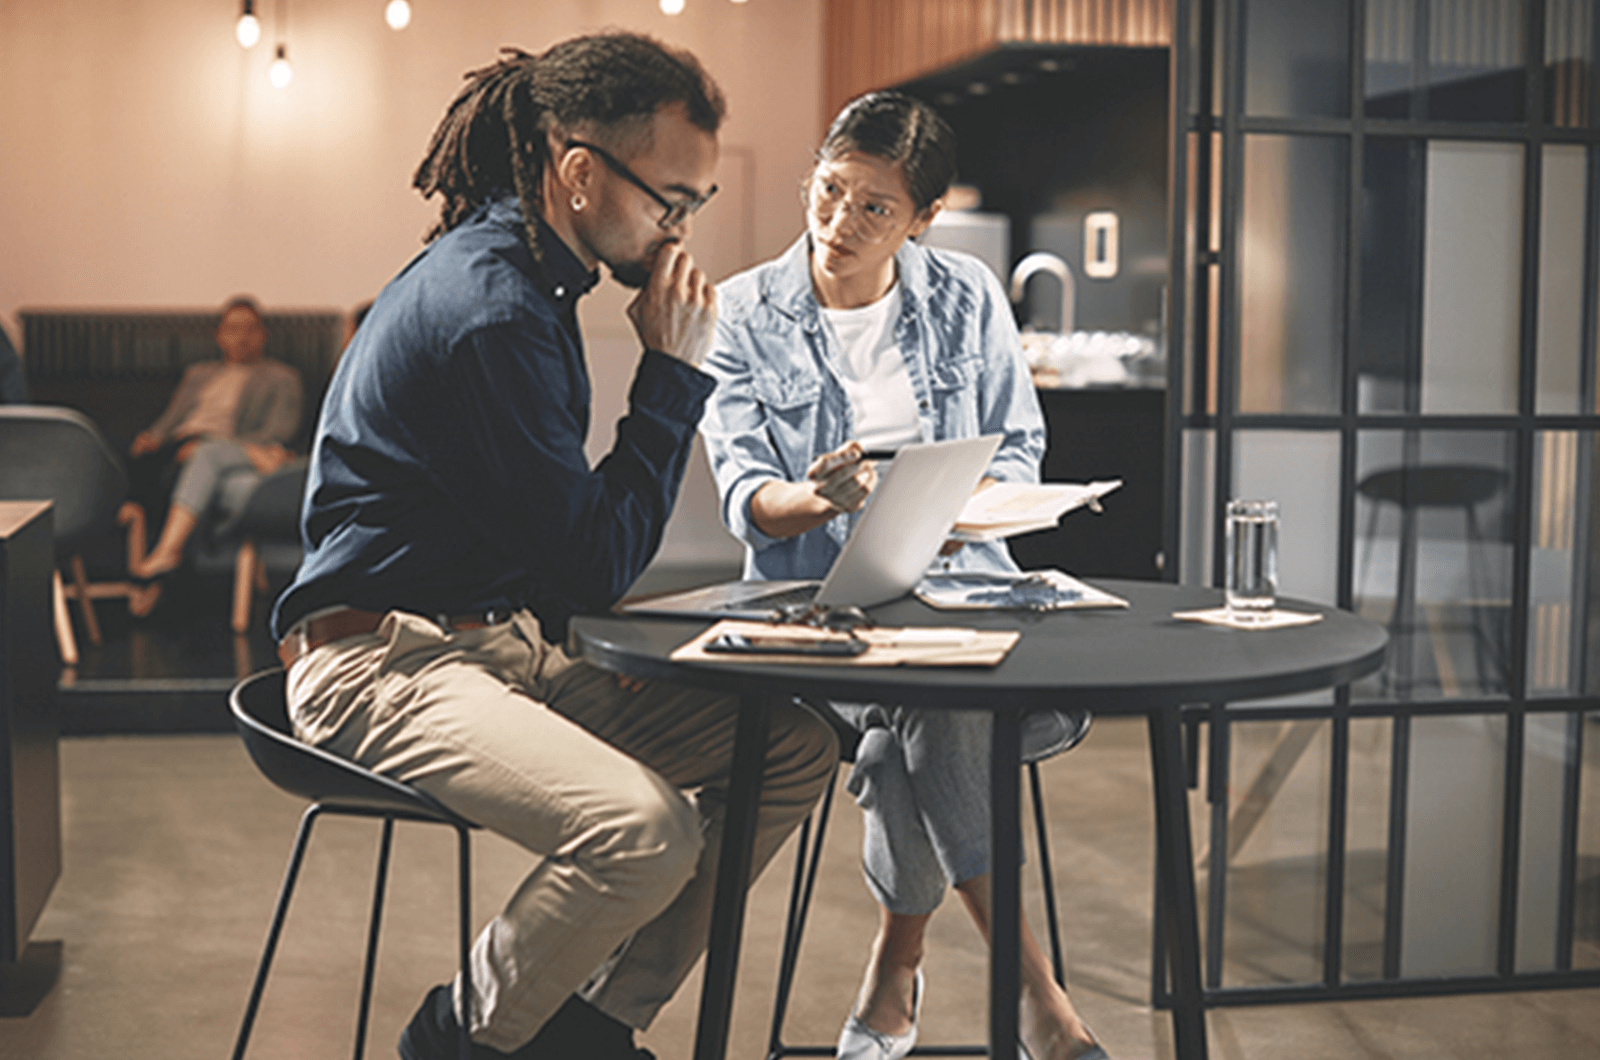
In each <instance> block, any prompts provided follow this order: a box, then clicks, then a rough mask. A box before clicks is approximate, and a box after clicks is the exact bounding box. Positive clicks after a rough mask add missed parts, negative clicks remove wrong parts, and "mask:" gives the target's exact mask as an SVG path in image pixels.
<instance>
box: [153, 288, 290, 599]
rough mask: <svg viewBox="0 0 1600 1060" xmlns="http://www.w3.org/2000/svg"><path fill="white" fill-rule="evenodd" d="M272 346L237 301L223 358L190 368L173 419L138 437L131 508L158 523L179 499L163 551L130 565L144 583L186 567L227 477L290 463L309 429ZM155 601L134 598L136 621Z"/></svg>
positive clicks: (227, 321)
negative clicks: (294, 443)
mask: <svg viewBox="0 0 1600 1060" xmlns="http://www.w3.org/2000/svg"><path fill="white" fill-rule="evenodd" d="M266 341H267V330H266V327H265V326H264V325H263V324H262V321H261V310H260V308H259V307H258V306H257V305H256V303H255V301H254V299H251V298H246V297H239V298H234V299H232V300H231V301H230V302H228V304H227V305H226V306H224V307H223V310H222V321H221V323H220V324H218V325H217V346H218V347H219V348H221V350H222V359H221V360H216V361H201V362H199V363H197V364H193V365H190V366H189V368H188V370H187V371H185V372H184V373H183V379H182V381H181V382H179V384H178V389H177V390H176V391H175V392H174V393H173V395H172V400H171V401H170V402H168V403H167V409H166V411H165V412H163V413H162V414H161V416H160V418H159V419H157V420H156V421H155V423H153V424H151V425H150V427H149V428H148V429H146V430H143V431H140V432H139V434H138V435H137V436H135V438H134V439H133V445H132V446H131V447H130V449H129V452H130V454H131V455H132V457H133V460H132V462H131V463H130V464H129V466H128V478H129V493H130V495H131V496H132V498H133V501H132V503H136V504H138V505H139V506H140V507H142V508H143V509H144V511H145V512H146V514H147V515H148V516H150V517H151V518H152V519H153V518H154V516H155V515H156V514H157V513H159V512H160V510H161V508H162V507H163V506H164V505H165V504H166V502H167V499H168V495H169V493H170V498H171V506H170V509H169V510H168V511H167V514H166V520H165V522H164V524H163V525H162V528H161V536H160V538H159V539H158V540H157V542H156V546H155V548H153V549H151V550H150V552H149V554H148V555H146V556H145V557H144V558H143V560H142V561H141V562H137V563H134V564H132V565H131V567H130V570H129V573H130V574H132V575H133V576H134V577H135V578H140V579H146V580H149V579H156V578H160V577H161V576H162V575H165V574H168V573H170V572H171V571H173V570H175V569H177V567H178V566H179V564H181V563H182V562H183V549H184V546H185V545H186V544H187V543H188V541H189V538H190V536H191V535H192V534H193V533H194V530H195V528H196V527H197V526H198V525H199V523H200V519H201V517H202V516H204V515H205V513H206V510H207V509H208V508H209V507H210V506H211V504H212V502H213V500H214V499H215V497H216V495H217V490H218V487H219V486H220V485H221V483H222V480H223V479H224V477H226V476H227V475H228V474H230V473H232V472H234V471H238V470H245V471H252V472H254V473H256V474H259V475H270V474H271V473H272V472H274V471H276V470H277V469H278V468H279V467H281V466H283V464H284V463H285V462H286V461H287V460H288V459H289V456H290V453H289V450H288V449H287V448H286V447H285V446H286V443H288V442H289V440H290V439H291V438H293V437H294V432H295V429H296V428H297V427H299V425H300V413H301V409H300V404H301V388H300V375H299V373H298V372H296V371H295V370H294V369H293V368H291V367H289V366H288V365H286V364H284V363H283V362H281V361H274V360H270V359H268V358H266V357H264V356H263V355H262V350H263V349H264V348H265V346H266ZM154 603H155V601H154V598H153V597H151V598H148V599H143V600H141V599H135V601H134V602H133V610H134V613H135V614H140V613H143V612H145V611H148V609H149V607H151V606H154Z"/></svg>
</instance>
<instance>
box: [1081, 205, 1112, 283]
mask: <svg viewBox="0 0 1600 1060" xmlns="http://www.w3.org/2000/svg"><path fill="white" fill-rule="evenodd" d="M1117 255H1118V249H1117V215H1116V214H1115V213H1114V212H1112V211H1111V210H1096V211H1095V212H1094V213H1091V214H1088V215H1087V216H1085V217H1084V219H1083V274H1084V275H1085V276H1087V277H1089V278H1090V279H1093V280H1109V279H1111V278H1112V277H1113V276H1115V275H1116V274H1117Z"/></svg>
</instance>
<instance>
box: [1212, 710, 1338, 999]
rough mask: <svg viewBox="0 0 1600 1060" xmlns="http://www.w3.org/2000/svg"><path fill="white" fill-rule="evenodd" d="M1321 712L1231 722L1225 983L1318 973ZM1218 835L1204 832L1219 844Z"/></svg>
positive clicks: (1324, 788) (1323, 803) (1303, 978)
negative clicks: (1292, 718) (1287, 718)
mask: <svg viewBox="0 0 1600 1060" xmlns="http://www.w3.org/2000/svg"><path fill="white" fill-rule="evenodd" d="M1330 728H1331V726H1330V725H1329V723H1328V722H1327V721H1325V720H1321V719H1305V720H1300V721H1287V722H1284V721H1272V722H1242V723H1240V722H1235V723H1234V724H1233V725H1231V726H1230V727H1229V740H1230V744H1229V746H1230V751H1231V758H1232V761H1231V764H1230V776H1229V780H1230V783H1229V789H1230V793H1229V806H1228V837H1227V845H1226V848H1225V849H1226V850H1227V852H1228V862H1227V864H1228V875H1227V902H1226V910H1227V921H1226V925H1225V929H1224V930H1225V935H1224V938H1225V943H1226V944H1225V947H1224V951H1223V952H1224V953H1225V955H1226V958H1227V963H1226V966H1225V969H1224V973H1223V979H1224V982H1225V983H1226V984H1227V985H1229V986H1240V985H1252V986H1254V985H1264V984H1270V983H1310V982H1316V981H1317V979H1318V977H1319V974H1320V972H1321V967H1322V949H1323V944H1324V942H1323V930H1322V928H1323V924H1324V923H1325V920H1324V917H1323V908H1324V906H1325V904H1326V902H1327V887H1326V880H1327V870H1326V864H1327V854H1326V851H1327V823H1328V740H1329V731H1330ZM1220 845H1221V844H1220V843H1219V837H1217V836H1215V835H1213V836H1212V837H1211V844H1210V846H1211V848H1212V849H1218V848H1219V846H1220Z"/></svg>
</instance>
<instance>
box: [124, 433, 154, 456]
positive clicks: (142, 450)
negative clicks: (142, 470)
mask: <svg viewBox="0 0 1600 1060" xmlns="http://www.w3.org/2000/svg"><path fill="white" fill-rule="evenodd" d="M160 448H161V439H160V438H158V437H156V435H155V434H154V433H152V432H150V431H140V432H139V433H138V434H136V435H134V436H133V444H132V445H130V446H128V454H129V455H130V456H143V455H144V454H146V453H153V452H155V451H156V450H157V449H160Z"/></svg>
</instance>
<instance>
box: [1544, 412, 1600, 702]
mask: <svg viewBox="0 0 1600 1060" xmlns="http://www.w3.org/2000/svg"><path fill="white" fill-rule="evenodd" d="M1595 456H1597V455H1595V436H1594V432H1590V431H1541V432H1539V434H1536V436H1534V450H1533V512H1531V522H1533V527H1531V532H1533V552H1531V557H1530V578H1528V653H1526V660H1528V695H1530V697H1552V695H1584V693H1586V692H1589V690H1592V681H1590V682H1589V685H1590V687H1589V689H1586V687H1584V685H1586V681H1584V665H1586V660H1584V644H1586V637H1584V629H1582V628H1584V616H1586V615H1594V613H1597V605H1600V600H1595V599H1594V588H1592V586H1590V584H1589V583H1590V578H1589V576H1587V568H1589V562H1592V559H1590V552H1592V551H1594V512H1592V511H1589V512H1586V504H1587V506H1592V504H1594V498H1595V471H1597V464H1595Z"/></svg>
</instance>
